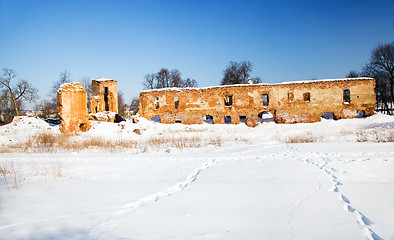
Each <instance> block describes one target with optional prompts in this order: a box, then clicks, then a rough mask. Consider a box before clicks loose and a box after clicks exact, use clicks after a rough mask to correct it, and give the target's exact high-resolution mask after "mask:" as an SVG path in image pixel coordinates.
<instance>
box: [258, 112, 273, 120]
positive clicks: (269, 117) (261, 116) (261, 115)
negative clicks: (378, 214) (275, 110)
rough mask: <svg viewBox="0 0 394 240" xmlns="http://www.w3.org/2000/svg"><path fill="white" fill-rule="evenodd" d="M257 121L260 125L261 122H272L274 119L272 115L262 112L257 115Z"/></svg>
mask: <svg viewBox="0 0 394 240" xmlns="http://www.w3.org/2000/svg"><path fill="white" fill-rule="evenodd" d="M257 120H258V122H260V123H262V122H274V121H275V118H274V115H272V113H270V112H265V111H264V112H261V113H259V115H257Z"/></svg>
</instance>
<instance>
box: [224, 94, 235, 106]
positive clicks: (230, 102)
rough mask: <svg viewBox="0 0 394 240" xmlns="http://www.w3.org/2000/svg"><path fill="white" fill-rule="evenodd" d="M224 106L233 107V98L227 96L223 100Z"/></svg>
mask: <svg viewBox="0 0 394 240" xmlns="http://www.w3.org/2000/svg"><path fill="white" fill-rule="evenodd" d="M224 106H226V107H231V106H233V96H227V97H225V98H224Z"/></svg>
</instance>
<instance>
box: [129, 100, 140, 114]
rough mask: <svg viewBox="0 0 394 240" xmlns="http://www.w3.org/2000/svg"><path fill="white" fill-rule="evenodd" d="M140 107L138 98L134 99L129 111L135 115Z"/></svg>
mask: <svg viewBox="0 0 394 240" xmlns="http://www.w3.org/2000/svg"><path fill="white" fill-rule="evenodd" d="M139 105H140V98H139V97H134V98H133V100H131V104H130V110H131V111H133V113H134V114H136V113H137V112H138V110H139V107H140V106H139Z"/></svg>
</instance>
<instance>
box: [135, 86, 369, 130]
mask: <svg viewBox="0 0 394 240" xmlns="http://www.w3.org/2000/svg"><path fill="white" fill-rule="evenodd" d="M375 103H376V96H375V80H374V79H373V78H346V79H329V80H312V81H302V82H287V83H279V84H242V85H226V86H217V87H207V88H168V89H155V90H145V91H142V92H141V93H140V110H139V113H140V115H141V117H145V118H147V119H152V120H156V121H159V122H161V123H183V124H201V123H203V122H209V123H215V124H216V123H219V124H223V123H231V124H239V123H241V122H245V123H246V124H247V125H248V126H251V127H253V126H256V125H257V124H258V123H259V122H263V121H265V120H273V121H275V122H276V123H310V122H317V121H320V119H321V117H322V116H323V117H330V118H334V119H341V118H354V117H360V116H370V115H372V114H373V112H374V107H375Z"/></svg>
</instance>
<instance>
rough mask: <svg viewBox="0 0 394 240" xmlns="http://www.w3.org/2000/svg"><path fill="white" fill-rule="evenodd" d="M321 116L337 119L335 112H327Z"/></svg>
mask: <svg viewBox="0 0 394 240" xmlns="http://www.w3.org/2000/svg"><path fill="white" fill-rule="evenodd" d="M321 117H322V118H324V119H335V116H334V113H333V112H325V113H323V114H322V115H321Z"/></svg>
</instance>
